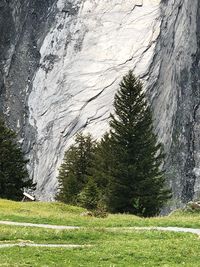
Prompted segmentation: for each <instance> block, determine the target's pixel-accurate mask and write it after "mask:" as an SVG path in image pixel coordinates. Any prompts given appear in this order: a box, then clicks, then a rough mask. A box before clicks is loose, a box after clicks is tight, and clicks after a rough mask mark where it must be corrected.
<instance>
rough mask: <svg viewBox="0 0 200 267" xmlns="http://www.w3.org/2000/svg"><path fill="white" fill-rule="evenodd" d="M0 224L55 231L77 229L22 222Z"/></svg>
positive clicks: (0, 222)
mask: <svg viewBox="0 0 200 267" xmlns="http://www.w3.org/2000/svg"><path fill="white" fill-rule="evenodd" d="M0 224H4V225H15V226H25V227H39V228H48V229H55V230H71V229H72V230H73V229H79V228H80V227H78V226H64V225H51V224H41V223H39V224H36V223H22V222H11V221H0Z"/></svg>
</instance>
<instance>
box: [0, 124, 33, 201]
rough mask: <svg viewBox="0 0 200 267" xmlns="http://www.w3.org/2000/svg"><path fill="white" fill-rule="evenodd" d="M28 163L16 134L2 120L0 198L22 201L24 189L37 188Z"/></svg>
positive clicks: (0, 136)
mask: <svg viewBox="0 0 200 267" xmlns="http://www.w3.org/2000/svg"><path fill="white" fill-rule="evenodd" d="M27 162H28V161H27V160H25V159H24V156H23V153H22V151H21V148H20V147H19V145H18V144H17V142H16V135H15V133H14V132H13V131H11V130H10V129H9V128H7V127H6V125H5V123H4V122H3V120H2V119H0V198H7V199H13V200H21V199H22V197H23V190H24V188H33V187H34V186H35V185H34V184H33V182H32V180H31V179H30V178H29V176H28V172H27V169H26V164H27Z"/></svg>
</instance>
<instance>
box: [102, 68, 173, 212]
mask: <svg viewBox="0 0 200 267" xmlns="http://www.w3.org/2000/svg"><path fill="white" fill-rule="evenodd" d="M110 127H111V130H110V143H111V148H112V152H111V156H112V155H114V157H115V168H112V174H111V175H110V178H109V183H108V184H109V191H108V197H107V199H108V206H109V209H110V210H111V211H113V212H129V213H133V214H137V215H142V216H153V215H156V214H158V213H159V211H160V209H161V208H162V206H163V205H164V203H165V202H166V201H167V200H168V199H169V198H170V197H171V193H170V192H171V191H170V190H168V189H166V188H165V178H164V172H163V171H162V170H161V169H160V167H161V164H162V162H163V158H164V155H163V151H162V145H161V144H160V143H158V142H157V138H156V135H155V134H154V132H153V122H152V113H151V110H150V107H149V105H148V103H147V100H146V97H145V95H144V93H143V86H142V83H141V82H140V80H139V79H137V78H136V77H135V76H134V75H133V73H132V72H131V71H130V72H129V73H128V74H127V75H126V76H124V77H123V80H122V82H121V83H120V88H119V90H118V92H117V93H116V95H115V99H114V115H111V121H110Z"/></svg>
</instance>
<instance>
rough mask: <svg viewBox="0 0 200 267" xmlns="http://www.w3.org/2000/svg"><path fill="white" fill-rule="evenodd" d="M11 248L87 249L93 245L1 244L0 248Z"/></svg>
mask: <svg viewBox="0 0 200 267" xmlns="http://www.w3.org/2000/svg"><path fill="white" fill-rule="evenodd" d="M11 247H43V248H73V249H74V248H87V247H91V245H72V244H35V243H33V244H32V243H23V242H20V243H13V244H12V243H4V244H0V248H11Z"/></svg>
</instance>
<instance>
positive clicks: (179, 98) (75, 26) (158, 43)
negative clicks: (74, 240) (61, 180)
mask: <svg viewBox="0 0 200 267" xmlns="http://www.w3.org/2000/svg"><path fill="white" fill-rule="evenodd" d="M199 12H200V3H198V0H193V1H192V4H191V1H189V0H176V1H175V0H165V1H164V0H162V1H161V2H160V1H158V0H127V1H120V0H110V1H106V0H98V1H97V0H93V1H91V0H76V1H70V0H68V1H67V0H58V1H56V0H49V1H44V0H40V1H39V0H33V1H30V0H23V1H22V0H18V1H14V0H10V1H8V0H0V112H1V113H3V115H4V117H5V118H6V120H7V123H8V125H9V126H11V127H12V128H13V129H15V130H16V131H17V132H18V138H19V141H20V142H21V143H22V145H23V149H24V151H25V152H26V154H27V156H28V157H29V158H30V164H29V169H30V174H31V175H32V176H33V177H34V179H35V180H36V181H37V182H38V189H37V190H38V195H39V196H40V197H41V198H45V199H52V198H53V196H54V194H55V191H56V186H57V180H56V175H57V169H58V166H59V164H60V163H61V160H62V157H63V154H64V151H65V149H66V148H67V147H68V146H69V145H70V144H71V142H72V141H73V137H74V135H75V134H76V132H78V131H80V130H81V131H85V132H87V131H90V132H91V133H92V134H93V135H94V136H95V138H99V137H100V136H101V135H102V134H103V132H105V131H106V130H107V128H108V118H109V113H110V111H111V110H112V100H113V96H114V92H115V91H116V90H117V88H118V83H119V81H120V79H121V77H122V76H123V75H124V74H125V73H126V72H127V71H128V70H129V69H133V70H134V72H135V73H136V74H137V75H139V76H140V77H141V78H142V79H143V81H144V84H145V88H146V90H147V94H148V97H149V99H150V101H151V104H152V108H153V111H154V124H155V131H156V132H157V133H158V136H159V138H160V140H161V141H162V142H163V143H164V147H165V152H166V164H165V168H166V171H167V177H168V183H169V184H170V185H171V186H172V188H173V192H174V201H173V203H172V206H180V205H181V203H185V202H187V201H189V200H191V199H194V198H197V197H199V191H200V141H199V140H200V138H199V137H200V133H199V131H200V105H199V103H200V102H199V100H200V95H199V78H200V77H199V59H200V50H199V49H200V43H199V42H200V14H199Z"/></svg>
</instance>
